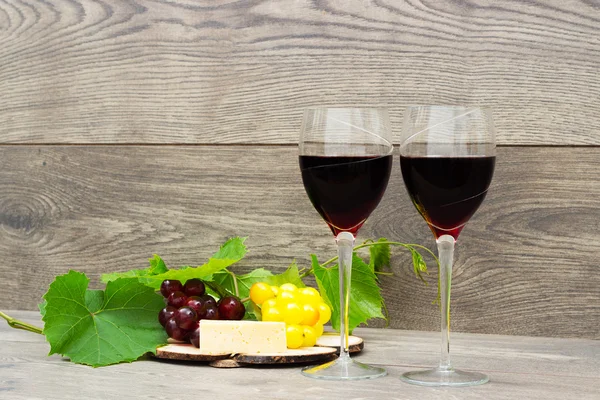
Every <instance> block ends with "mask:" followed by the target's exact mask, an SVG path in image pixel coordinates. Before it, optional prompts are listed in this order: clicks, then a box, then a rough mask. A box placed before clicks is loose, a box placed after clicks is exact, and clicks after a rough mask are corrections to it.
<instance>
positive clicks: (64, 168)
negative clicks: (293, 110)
mask: <svg viewBox="0 0 600 400" xmlns="http://www.w3.org/2000/svg"><path fill="white" fill-rule="evenodd" d="M498 153H499V154H498V163H497V167H496V172H495V177H494V181H493V182H492V186H491V189H490V191H489V194H488V197H487V198H486V200H485V202H484V203H483V205H482V207H481V208H480V210H479V211H478V212H477V214H476V215H475V216H474V217H473V219H472V221H471V222H470V223H469V225H468V226H467V227H466V228H465V230H464V232H463V233H462V235H461V239H460V241H459V245H458V248H457V252H456V261H455V271H454V280H453V289H452V293H453V303H452V304H453V320H452V323H453V326H452V327H453V329H454V330H456V331H464V332H480V333H501V334H512V335H534V336H560V337H585V338H596V339H600V323H599V321H600V290H599V289H598V288H600V274H598V259H600V250H599V248H598V246H597V245H596V244H597V238H598V237H600V218H599V216H600V181H599V180H598V176H600V162H599V161H598V160H599V159H600V148H562V149H556V148H555V149H552V148H518V147H517V148H501V149H499V151H498ZM559 160H560V161H559ZM0 187H1V188H2V191H0V259H1V260H3V262H2V263H1V264H0V277H1V278H2V282H3V290H2V291H0V307H1V308H26V309H35V307H36V303H37V302H38V301H39V299H40V297H41V296H42V294H43V293H44V292H45V290H46V288H47V286H48V284H49V283H50V282H51V281H52V279H53V277H54V276H55V275H57V274H61V273H65V272H67V271H68V270H69V269H70V268H73V269H77V270H81V271H84V272H86V273H87V274H88V275H89V276H90V277H91V278H92V282H94V285H96V286H97V285H98V280H99V279H98V278H99V276H100V274H101V273H103V272H108V271H115V270H128V269H131V268H141V267H144V266H145V265H146V264H147V261H146V259H147V258H148V257H149V256H151V255H152V253H158V254H160V255H162V256H163V257H164V259H165V260H166V261H167V263H168V264H169V265H170V266H179V265H190V264H192V265H194V264H197V265H199V264H202V263H203V262H204V261H205V260H206V259H207V258H208V257H209V256H210V255H211V254H212V253H213V252H214V251H215V250H216V249H217V247H218V245H219V244H220V243H222V242H223V241H224V240H225V239H226V238H227V237H230V236H234V235H240V236H249V238H248V240H247V242H246V243H247V245H248V247H249V253H248V255H247V257H246V258H245V259H244V260H243V261H242V262H241V263H239V264H238V265H237V266H236V267H235V268H236V271H240V272H243V271H247V270H249V269H252V268H256V267H266V268H270V269H272V270H275V271H282V270H283V269H284V268H286V266H287V265H289V263H291V262H292V260H293V259H296V260H297V261H298V263H299V264H300V265H301V266H302V265H305V266H308V265H309V263H310V261H309V254H310V253H315V254H317V255H318V256H319V257H320V259H321V261H324V260H326V259H328V258H330V257H331V256H333V255H334V254H335V248H334V244H333V241H332V238H331V233H330V232H329V230H328V229H327V227H326V225H325V224H324V223H323V222H322V221H321V220H320V217H319V216H318V214H317V213H316V212H315V211H314V209H313V208H312V205H311V204H310V202H309V201H308V198H307V197H306V195H305V193H304V189H303V187H302V183H301V177H300V173H299V170H298V165H297V150H296V149H295V148H292V147H247V146H201V147H197V146H191V147H186V146H172V147H144V146H49V147H48V146H4V147H0ZM381 236H385V237H387V238H390V239H394V240H399V241H403V242H413V243H422V244H426V245H428V246H430V247H432V246H433V244H434V242H433V239H432V236H431V233H430V232H429V231H428V229H427V227H426V224H425V223H424V222H423V221H422V219H421V217H420V216H419V215H418V214H417V212H416V211H415V210H414V207H413V206H412V204H411V203H410V201H409V199H408V197H407V195H406V193H405V189H404V186H403V183H402V179H401V176H400V171H399V166H398V162H397V160H396V162H395V163H394V170H393V172H392V178H391V181H390V185H389V187H388V190H387V192H386V194H385V196H384V199H383V200H382V202H381V204H380V206H379V207H378V209H377V210H376V211H375V212H374V214H373V215H372V217H371V218H370V219H369V221H367V223H366V225H365V226H364V227H363V229H362V230H361V232H360V235H359V239H362V240H364V239H367V238H377V237H381ZM394 254H395V256H394V258H393V262H392V270H393V272H394V276H385V277H382V286H383V293H384V296H385V298H386V301H387V304H388V308H389V310H390V315H391V325H392V327H396V328H405V329H417V330H433V331H435V330H437V329H438V328H439V320H438V311H437V308H436V307H435V306H433V305H431V301H432V300H433V298H434V297H435V282H436V278H437V275H436V273H435V271H434V269H435V268H434V265H433V264H431V263H430V269H431V271H432V274H431V276H430V282H431V283H432V284H431V285H430V286H429V287H425V286H424V285H422V284H421V283H420V282H419V281H418V280H417V279H416V278H415V277H414V276H413V274H412V272H411V269H412V266H411V261H410V258H409V257H408V255H407V254H405V253H403V252H402V251H401V250H395V252H394ZM374 326H378V325H376V324H375V325H374Z"/></svg>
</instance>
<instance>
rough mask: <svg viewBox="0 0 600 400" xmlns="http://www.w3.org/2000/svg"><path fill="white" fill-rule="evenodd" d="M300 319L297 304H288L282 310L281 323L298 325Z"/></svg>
mask: <svg viewBox="0 0 600 400" xmlns="http://www.w3.org/2000/svg"><path fill="white" fill-rule="evenodd" d="M302 317H303V312H302V308H300V306H299V305H298V304H297V303H288V304H287V305H286V306H285V308H284V309H283V322H285V323H286V324H287V325H298V324H299V323H300V322H301V321H302Z"/></svg>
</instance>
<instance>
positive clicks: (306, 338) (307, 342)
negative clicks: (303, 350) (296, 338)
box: [302, 325, 317, 347]
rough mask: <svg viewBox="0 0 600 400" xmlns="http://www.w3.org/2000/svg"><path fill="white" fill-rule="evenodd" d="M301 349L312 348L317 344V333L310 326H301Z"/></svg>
mask: <svg viewBox="0 0 600 400" xmlns="http://www.w3.org/2000/svg"><path fill="white" fill-rule="evenodd" d="M302 336H303V340H302V347H313V346H314V345H315V344H316V343H317V332H316V331H315V328H313V327H312V326H306V325H303V326H302Z"/></svg>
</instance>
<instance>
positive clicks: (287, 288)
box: [279, 283, 298, 292]
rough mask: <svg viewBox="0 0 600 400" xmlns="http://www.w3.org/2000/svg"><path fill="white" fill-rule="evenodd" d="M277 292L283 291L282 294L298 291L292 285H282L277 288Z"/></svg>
mask: <svg viewBox="0 0 600 400" xmlns="http://www.w3.org/2000/svg"><path fill="white" fill-rule="evenodd" d="M279 290H283V291H284V292H295V291H297V290H298V287H297V286H296V285H294V284H293V283H284V284H283V285H281V286H280V287H279Z"/></svg>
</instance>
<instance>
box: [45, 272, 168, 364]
mask: <svg viewBox="0 0 600 400" xmlns="http://www.w3.org/2000/svg"><path fill="white" fill-rule="evenodd" d="M89 281H90V280H89V278H88V277H87V276H86V275H85V274H83V273H80V272H76V271H69V273H67V274H65V275H60V276H57V277H56V279H55V280H54V282H52V283H51V284H50V288H49V289H48V292H47V293H46V294H45V295H44V300H45V302H46V306H45V307H44V309H45V313H44V317H43V318H42V320H43V321H44V335H46V340H47V341H48V343H50V353H49V355H52V354H61V355H63V356H65V357H69V358H70V359H71V361H73V362H75V363H78V364H86V365H91V366H93V367H100V366H105V365H110V364H116V363H120V362H131V361H134V360H136V359H138V358H139V357H141V356H142V355H144V354H146V353H155V352H156V347H158V346H160V345H162V344H165V343H166V342H167V336H166V334H165V331H164V329H163V328H162V327H161V326H160V324H159V323H158V321H157V314H158V312H159V311H160V309H161V308H163V307H164V301H163V299H162V298H161V296H159V295H157V294H156V293H155V292H154V291H153V290H152V289H151V288H148V287H146V286H145V285H142V284H141V283H139V282H138V281H137V279H117V280H115V281H111V282H109V283H108V284H107V285H106V290H105V291H102V290H89V289H88V284H89Z"/></svg>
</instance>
